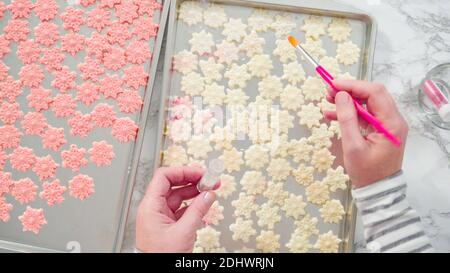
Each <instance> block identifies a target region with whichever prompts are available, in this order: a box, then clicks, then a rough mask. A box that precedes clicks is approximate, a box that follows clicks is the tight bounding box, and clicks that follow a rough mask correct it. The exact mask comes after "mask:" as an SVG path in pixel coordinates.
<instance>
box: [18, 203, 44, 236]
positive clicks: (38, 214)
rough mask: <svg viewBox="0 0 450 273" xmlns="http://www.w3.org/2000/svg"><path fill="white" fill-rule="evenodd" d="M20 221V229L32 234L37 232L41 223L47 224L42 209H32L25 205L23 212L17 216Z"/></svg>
mask: <svg viewBox="0 0 450 273" xmlns="http://www.w3.org/2000/svg"><path fill="white" fill-rule="evenodd" d="M19 220H20V222H22V227H23V228H22V230H23V232H25V231H31V232H33V233H34V234H38V233H39V232H40V231H41V228H42V226H43V225H46V224H47V221H46V220H45V216H44V210H43V209H34V208H32V207H30V206H27V209H26V210H25V212H24V213H23V214H22V215H20V216H19Z"/></svg>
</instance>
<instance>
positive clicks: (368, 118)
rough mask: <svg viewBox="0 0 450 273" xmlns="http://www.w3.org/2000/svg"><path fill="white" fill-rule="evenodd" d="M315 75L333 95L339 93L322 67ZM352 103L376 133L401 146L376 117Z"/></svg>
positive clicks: (359, 105) (399, 141)
mask: <svg viewBox="0 0 450 273" xmlns="http://www.w3.org/2000/svg"><path fill="white" fill-rule="evenodd" d="M316 71H317V73H318V74H319V75H320V76H321V77H322V78H323V79H324V80H325V81H326V82H327V83H328V84H329V85H330V86H331V88H332V89H333V90H334V92H335V93H334V94H333V95H336V93H337V92H339V89H337V88H336V86H334V84H333V80H334V78H333V76H331V74H330V73H328V71H327V70H326V69H325V68H323V67H322V66H320V65H319V66H317V67H316ZM353 103H354V104H355V108H356V111H357V112H358V115H359V116H360V117H362V118H363V119H364V120H365V121H367V122H368V123H369V124H371V125H372V126H373V127H374V128H375V129H376V130H377V131H378V132H380V133H382V134H383V135H384V136H385V137H386V138H387V139H388V140H390V141H391V142H392V143H393V144H394V145H395V146H400V145H402V141H401V140H399V139H398V138H397V137H396V136H395V135H394V134H392V133H391V132H389V131H388V130H387V129H386V128H385V127H384V126H383V124H382V123H381V121H379V120H378V119H377V118H376V117H374V116H373V115H372V114H371V113H369V111H367V110H366V109H365V108H364V107H362V106H361V104H360V103H359V102H358V101H357V100H355V99H354V98H353Z"/></svg>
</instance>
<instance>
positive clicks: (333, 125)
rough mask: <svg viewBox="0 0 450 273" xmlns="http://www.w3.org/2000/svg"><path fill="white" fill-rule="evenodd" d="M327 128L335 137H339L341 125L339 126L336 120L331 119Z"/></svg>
mask: <svg viewBox="0 0 450 273" xmlns="http://www.w3.org/2000/svg"><path fill="white" fill-rule="evenodd" d="M328 130H330V132H333V133H334V135H335V136H336V138H337V139H340V138H341V127H340V125H339V122H338V121H336V120H332V121H331V122H330V126H329V127H328Z"/></svg>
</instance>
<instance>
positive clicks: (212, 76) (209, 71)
mask: <svg viewBox="0 0 450 273" xmlns="http://www.w3.org/2000/svg"><path fill="white" fill-rule="evenodd" d="M199 66H200V70H201V71H202V73H203V76H204V81H205V82H207V83H211V82H214V81H220V80H221V79H222V77H223V73H222V71H223V69H224V67H225V66H224V65H223V64H221V63H217V62H216V60H215V59H214V58H213V57H209V58H208V59H207V60H200V62H199Z"/></svg>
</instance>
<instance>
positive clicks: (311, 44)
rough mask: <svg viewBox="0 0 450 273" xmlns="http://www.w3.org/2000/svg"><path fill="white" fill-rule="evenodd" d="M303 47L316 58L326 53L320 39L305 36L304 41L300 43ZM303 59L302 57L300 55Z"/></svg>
mask: <svg viewBox="0 0 450 273" xmlns="http://www.w3.org/2000/svg"><path fill="white" fill-rule="evenodd" d="M302 46H303V48H304V49H305V50H306V51H307V52H308V53H309V54H310V55H311V56H312V57H314V58H315V59H316V60H318V59H320V58H322V57H324V56H326V55H327V51H326V50H325V49H324V48H323V45H322V40H320V39H319V40H313V39H311V38H308V37H307V38H306V42H304V43H303V44H302ZM302 59H303V57H302Z"/></svg>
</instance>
